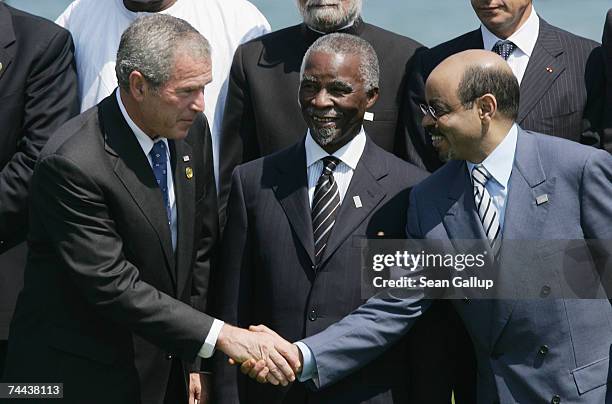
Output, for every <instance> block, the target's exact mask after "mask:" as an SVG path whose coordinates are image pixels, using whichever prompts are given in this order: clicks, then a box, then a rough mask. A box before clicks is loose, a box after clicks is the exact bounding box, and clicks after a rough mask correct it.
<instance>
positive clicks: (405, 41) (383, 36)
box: [363, 22, 423, 53]
mask: <svg viewBox="0 0 612 404" xmlns="http://www.w3.org/2000/svg"><path fill="white" fill-rule="evenodd" d="M363 24H364V35H363V36H364V39H366V40H368V39H369V38H372V39H375V40H377V41H380V42H381V43H385V44H386V46H388V47H392V48H397V47H401V48H402V49H404V52H410V53H412V52H414V50H416V49H418V48H421V47H423V44H421V43H420V42H418V41H416V40H414V39H412V38H409V37H407V36H404V35H400V34H398V33H395V32H392V31H387V30H386V29H384V28H381V27H379V26H377V25H373V24H368V23H366V22H364V23H363Z"/></svg>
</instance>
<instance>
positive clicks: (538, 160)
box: [245, 50, 612, 404]
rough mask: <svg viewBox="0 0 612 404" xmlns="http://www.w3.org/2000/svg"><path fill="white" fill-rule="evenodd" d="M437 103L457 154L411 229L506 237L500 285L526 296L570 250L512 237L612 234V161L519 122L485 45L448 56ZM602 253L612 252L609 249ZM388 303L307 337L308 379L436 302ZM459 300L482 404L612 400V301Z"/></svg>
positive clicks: (439, 75)
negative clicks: (515, 245) (527, 246)
mask: <svg viewBox="0 0 612 404" xmlns="http://www.w3.org/2000/svg"><path fill="white" fill-rule="evenodd" d="M426 99H427V102H428V104H427V105H426V108H427V111H428V114H427V116H426V117H425V118H424V119H423V124H424V126H426V127H427V129H428V130H430V131H431V132H432V133H433V136H434V144H435V146H436V149H437V150H438V152H439V154H440V158H442V159H446V158H449V157H450V158H452V160H450V161H449V162H448V163H446V164H445V165H444V167H442V168H441V169H439V170H438V171H436V172H435V173H434V174H432V175H431V176H430V177H428V178H427V179H425V180H424V181H423V182H421V183H420V184H419V185H417V186H416V187H415V188H414V189H413V191H412V193H411V195H410V208H409V211H408V226H407V230H408V233H409V235H410V236H411V237H413V238H417V239H431V240H459V239H482V240H483V242H485V243H486V246H487V247H486V248H487V249H489V248H490V249H491V252H493V251H494V250H495V249H496V248H498V247H496V246H499V242H500V241H501V240H503V244H502V246H501V249H500V250H499V251H500V252H499V258H498V265H499V278H498V279H497V282H499V284H500V285H511V286H512V287H514V288H516V290H520V291H521V292H523V291H524V290H525V289H527V288H529V289H531V290H532V291H534V292H537V291H539V290H540V288H541V291H542V293H543V292H545V291H546V290H548V291H549V292H550V291H551V286H548V285H552V288H555V287H556V285H561V284H562V282H563V279H561V278H562V277H563V274H562V273H560V271H559V269H560V268H563V267H564V265H563V260H564V259H565V258H566V257H567V256H566V255H565V254H555V252H557V253H563V250H561V251H559V250H558V249H559V246H558V245H555V244H554V242H548V243H547V244H548V247H549V250H548V251H546V250H543V251H541V250H540V249H531V250H526V251H521V253H520V254H517V252H516V250H513V249H512V248H505V244H506V243H508V245H509V246H510V245H511V243H512V242H513V240H514V241H516V240H526V241H530V242H537V240H568V239H570V240H587V239H595V240H601V241H602V242H603V243H606V242H607V241H608V240H610V238H611V237H612V225H611V224H612V219H610V218H611V217H612V198H611V196H612V181H610V178H612V156H610V154H608V153H607V152H605V151H603V150H598V149H595V148H592V147H586V146H583V145H579V144H577V143H574V142H569V141H567V140H565V139H558V138H555V137H552V136H546V135H542V134H538V133H533V132H526V131H524V130H523V129H521V128H520V127H519V126H518V125H517V124H516V123H515V120H516V117H517V116H518V111H519V105H518V100H519V86H518V82H517V81H516V78H515V77H514V75H513V73H512V71H511V70H510V68H509V67H508V65H507V64H506V63H504V61H503V60H502V59H501V58H499V57H497V56H495V55H493V54H492V53H490V52H488V51H482V50H470V51H465V52H461V53H459V54H456V55H454V56H451V57H449V58H448V59H446V60H445V61H444V62H442V63H441V64H440V65H438V67H436V68H435V69H434V71H433V72H432V73H431V75H430V76H429V78H428V80H427V86H426ZM475 191H476V192H475ZM481 201H482V202H481ZM477 204H478V206H479V208H477ZM485 211H486V212H488V213H486V214H485ZM589 247H590V246H587V244H586V242H585V243H582V246H581V247H579V248H577V249H574V250H573V251H572V252H571V254H572V255H574V256H575V255H577V254H585V257H586V256H592V257H595V256H596V254H595V253H594V254H593V255H591V250H590V249H589ZM554 248H556V249H557V251H555V250H554ZM604 248H607V249H608V250H607V251H603V252H607V254H608V255H607V256H608V257H609V254H610V250H609V248H610V246H609V243H608V244H607V245H605V246H604ZM588 262H589V260H588V259H585V260H584V261H582V264H584V263H588ZM536 267H537V268H536ZM547 267H550V268H554V270H553V271H551V272H550V276H547V277H544V278H541V281H543V282H546V283H545V284H544V286H542V284H536V285H533V284H530V283H529V282H523V281H522V280H523V279H529V274H530V273H532V272H533V271H534V270H536V269H537V271H540V270H541V269H542V268H547ZM572 267H573V268H572V270H577V271H579V272H578V273H577V274H576V275H580V274H583V275H586V272H584V271H583V270H584V269H585V267H584V265H583V266H582V267H581V266H578V268H574V266H573V265H572ZM587 269H588V268H587ZM537 271H535V272H537ZM546 288H548V289H546ZM510 290H512V289H510ZM515 296H516V295H515ZM523 296H525V297H530V296H535V295H532V294H525V295H523ZM385 297H386V298H379V297H374V298H372V299H370V300H369V301H368V302H367V303H366V304H365V305H363V306H361V307H360V308H359V309H357V310H356V311H354V312H353V313H352V314H350V315H349V316H347V317H345V318H344V319H342V320H341V321H339V322H337V323H335V324H334V325H332V326H330V327H329V328H328V329H327V330H325V331H324V332H322V333H320V334H318V335H315V336H312V337H309V338H306V339H304V340H302V341H301V342H302V344H303V345H301V346H302V347H303V346H306V347H307V349H306V350H305V353H304V358H308V357H310V358H312V360H310V361H304V365H303V371H302V375H301V376H300V377H302V378H303V377H308V376H315V375H316V380H317V382H318V386H319V387H320V388H325V387H327V386H329V385H331V384H332V383H334V382H336V381H338V380H340V379H342V378H343V377H345V376H346V375H348V374H349V373H351V372H352V371H354V370H355V369H358V368H360V367H361V366H364V365H365V364H367V363H368V362H369V361H370V360H372V359H373V358H375V357H376V356H378V355H379V354H380V353H381V352H383V351H384V350H385V349H386V348H387V347H388V346H389V345H390V344H393V343H394V342H395V341H396V340H397V339H398V338H400V336H401V335H402V334H403V333H405V332H406V331H407V330H408V329H409V328H410V327H411V326H412V324H413V322H414V320H415V319H416V318H417V317H418V316H419V315H420V314H421V313H422V312H423V310H426V309H427V306H428V305H429V302H428V301H427V300H422V299H399V298H394V297H393V295H392V294H387V295H385ZM454 302H455V306H456V307H457V309H458V311H459V313H460V315H461V318H462V319H463V321H464V323H465V324H466V327H467V330H468V331H469V333H470V336H471V338H472V341H473V343H474V347H475V351H476V355H477V360H478V400H477V402H478V403H493V402H499V403H514V402H519V403H538V402H550V403H555V404H559V403H568V402H570V403H604V402H605V403H608V402H610V400H612V388H611V387H610V384H609V383H610V378H609V377H610V376H609V375H610V374H612V373H611V372H612V367H611V365H610V350H611V348H612V306H611V305H610V303H609V302H608V300H605V299H599V300H593V299H584V300H579V299H564V298H558V299H546V298H541V299H529V300H503V299H500V300H491V299H486V300H470V301H469V303H468V304H466V303H464V302H462V301H454ZM308 351H309V352H308ZM293 355H295V356H297V352H295V351H294V352H293ZM245 363H246V364H249V363H251V362H245ZM258 365H259V364H258ZM251 370H252V369H251Z"/></svg>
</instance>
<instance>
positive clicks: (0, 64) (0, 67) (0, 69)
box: [0, 62, 2, 72]
mask: <svg viewBox="0 0 612 404" xmlns="http://www.w3.org/2000/svg"><path fill="white" fill-rule="evenodd" d="M1 71H2V62H0V72H1Z"/></svg>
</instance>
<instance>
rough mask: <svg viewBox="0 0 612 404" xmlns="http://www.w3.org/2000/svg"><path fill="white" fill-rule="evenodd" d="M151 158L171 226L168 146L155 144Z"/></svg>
mask: <svg viewBox="0 0 612 404" xmlns="http://www.w3.org/2000/svg"><path fill="white" fill-rule="evenodd" d="M149 156H151V163H152V168H153V175H155V179H156V180H157V185H159V189H161V191H162V195H163V197H164V206H165V207H166V215H167V216H168V225H169V226H170V225H171V223H170V218H171V211H170V198H169V197H168V172H167V170H168V169H167V167H168V165H167V161H168V157H167V154H166V144H165V143H164V142H162V141H157V142H155V143H153V148H152V149H151V151H150V152H149Z"/></svg>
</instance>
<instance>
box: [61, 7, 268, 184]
mask: <svg viewBox="0 0 612 404" xmlns="http://www.w3.org/2000/svg"><path fill="white" fill-rule="evenodd" d="M148 14H151V13H146V12H133V11H130V10H128V9H127V8H125V6H124V5H123V0H75V1H73V2H72V3H71V4H70V5H69V6H68V7H67V8H66V10H64V12H63V13H62V14H61V15H60V16H59V17H58V18H57V20H56V21H55V22H56V23H57V24H58V25H60V26H62V27H64V28H66V29H67V30H68V31H70V33H71V34H72V37H73V39H74V46H75V59H76V67H77V74H78V80H79V98H80V100H81V111H85V110H86V109H89V108H91V107H93V106H94V105H96V104H97V103H98V102H100V101H101V100H102V99H103V98H105V97H106V96H108V95H109V94H111V93H112V92H113V90H114V89H115V87H117V76H116V75H115V60H116V57H117V49H118V48H119V40H120V39H121V34H122V33H123V31H125V29H126V28H127V27H128V26H129V25H130V24H131V23H132V22H133V21H134V20H135V19H136V18H138V17H141V16H144V15H148ZM159 14H167V15H171V16H173V17H178V18H182V19H183V20H185V21H187V22H188V23H189V24H191V25H192V26H193V27H194V28H195V29H197V30H198V31H199V32H200V33H201V34H202V35H204V37H205V38H206V39H207V40H208V41H209V42H210V46H211V52H212V54H211V57H212V64H213V65H212V72H213V81H212V83H210V84H209V85H207V86H206V90H205V91H204V103H205V111H204V113H205V114H206V117H207V119H208V123H209V125H210V131H211V136H212V145H213V160H214V170H215V178H218V172H219V170H218V168H219V165H218V160H217V157H218V155H219V133H220V129H221V128H220V126H221V120H222V117H223V111H224V109H225V98H226V96H227V85H228V78H229V71H230V68H231V66H232V60H233V58H234V52H235V51H236V48H237V47H238V45H240V44H241V43H244V42H246V41H248V40H250V39H253V38H256V37H258V36H260V35H263V34H265V33H268V32H270V24H268V21H267V20H266V18H265V17H264V16H263V14H261V12H259V10H258V9H257V8H256V7H255V6H254V5H253V4H251V3H250V2H248V1H246V0H177V1H176V3H174V4H173V5H172V6H170V7H168V8H167V9H165V10H163V11H160V12H159ZM217 185H218V184H217Z"/></svg>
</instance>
